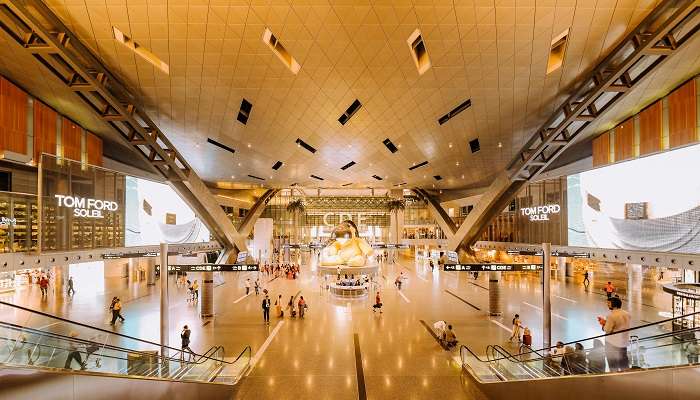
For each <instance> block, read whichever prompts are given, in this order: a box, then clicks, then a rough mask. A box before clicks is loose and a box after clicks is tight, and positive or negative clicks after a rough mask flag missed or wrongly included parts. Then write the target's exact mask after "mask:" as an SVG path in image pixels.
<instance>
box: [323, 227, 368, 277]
mask: <svg viewBox="0 0 700 400" xmlns="http://www.w3.org/2000/svg"><path fill="white" fill-rule="evenodd" d="M333 237H335V240H334V241H333V242H332V243H331V244H329V245H328V246H326V247H324V248H323V250H322V251H321V265H322V266H326V267H329V266H348V267H364V266H365V264H366V263H367V257H369V256H371V255H372V253H373V251H374V250H373V249H372V246H370V245H369V243H367V241H366V240H365V239H362V238H360V237H359V232H358V231H357V227H356V226H355V223H353V222H352V221H344V222H342V223H341V224H340V225H338V226H337V227H336V228H335V229H334V230H333Z"/></svg>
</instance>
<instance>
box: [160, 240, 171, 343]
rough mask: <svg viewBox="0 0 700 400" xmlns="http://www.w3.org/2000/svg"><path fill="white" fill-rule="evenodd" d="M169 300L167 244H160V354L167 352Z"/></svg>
mask: <svg viewBox="0 0 700 400" xmlns="http://www.w3.org/2000/svg"><path fill="white" fill-rule="evenodd" d="M169 307H170V301H169V300H168V244H167V243H161V244H160V344H161V346H163V347H161V349H160V353H161V355H166V354H168V352H167V349H166V346H168V343H169V342H170V341H169V335H170V321H169V318H168V316H169V314H170V309H169Z"/></svg>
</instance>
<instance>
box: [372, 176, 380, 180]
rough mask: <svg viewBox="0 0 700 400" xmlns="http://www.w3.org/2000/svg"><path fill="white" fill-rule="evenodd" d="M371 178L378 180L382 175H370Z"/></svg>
mask: <svg viewBox="0 0 700 400" xmlns="http://www.w3.org/2000/svg"><path fill="white" fill-rule="evenodd" d="M372 178H374V179H376V180H378V181H381V180H382V177H381V176H379V175H372Z"/></svg>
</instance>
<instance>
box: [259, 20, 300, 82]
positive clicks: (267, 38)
mask: <svg viewBox="0 0 700 400" xmlns="http://www.w3.org/2000/svg"><path fill="white" fill-rule="evenodd" d="M263 42H265V44H266V45H267V47H269V48H270V50H272V52H273V53H275V55H276V56H277V58H279V59H280V61H282V63H283V64H284V65H285V66H286V67H287V68H288V69H289V70H290V71H292V73H293V74H294V75H296V74H297V73H299V70H300V69H301V64H299V63H298V62H297V60H295V59H294V57H292V55H291V54H289V52H288V51H287V49H285V48H284V46H282V43H280V41H279V39H277V38H276V37H275V35H273V34H272V31H271V30H270V28H265V32H264V33H263Z"/></svg>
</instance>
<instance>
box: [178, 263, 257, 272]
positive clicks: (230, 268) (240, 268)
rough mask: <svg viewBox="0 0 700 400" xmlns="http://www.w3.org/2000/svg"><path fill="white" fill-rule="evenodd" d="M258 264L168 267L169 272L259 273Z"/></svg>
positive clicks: (179, 265) (180, 265)
mask: <svg viewBox="0 0 700 400" xmlns="http://www.w3.org/2000/svg"><path fill="white" fill-rule="evenodd" d="M259 270H260V265H259V264H188V265H185V264H177V265H168V271H170V272H249V271H259Z"/></svg>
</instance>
